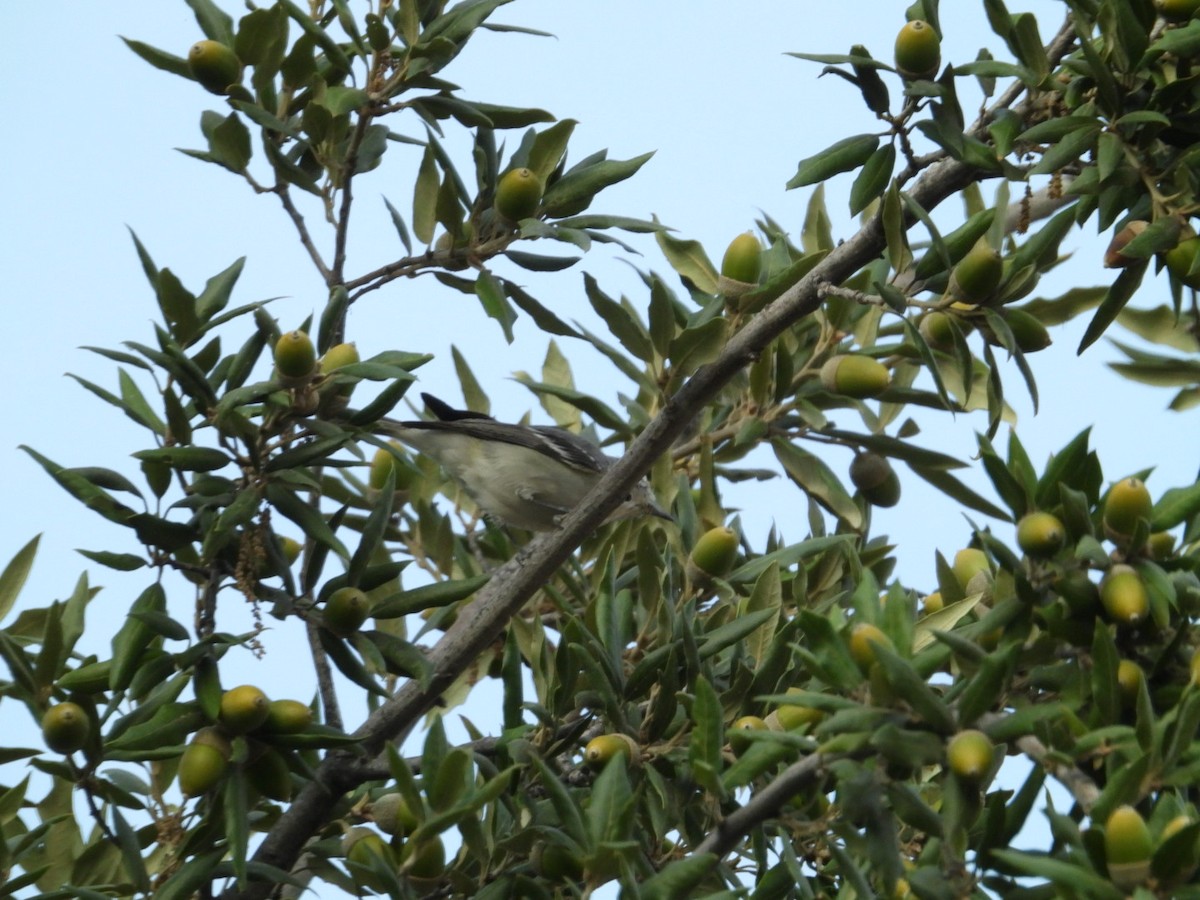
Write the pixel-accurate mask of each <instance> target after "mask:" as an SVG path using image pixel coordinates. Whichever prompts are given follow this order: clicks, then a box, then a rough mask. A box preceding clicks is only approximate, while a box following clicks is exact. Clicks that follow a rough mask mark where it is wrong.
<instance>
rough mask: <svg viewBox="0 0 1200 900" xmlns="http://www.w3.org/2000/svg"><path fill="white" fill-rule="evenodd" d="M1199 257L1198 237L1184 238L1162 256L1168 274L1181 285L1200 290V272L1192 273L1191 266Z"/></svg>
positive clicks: (1199, 242) (1199, 241)
mask: <svg viewBox="0 0 1200 900" xmlns="http://www.w3.org/2000/svg"><path fill="white" fill-rule="evenodd" d="M1197 255H1200V237H1196V236H1192V237H1188V238H1184V239H1183V240H1182V241H1180V242H1179V243H1178V244H1176V245H1175V246H1174V247H1172V248H1171V249H1170V250H1168V251H1167V252H1166V253H1164V254H1163V262H1164V263H1165V264H1166V267H1167V271H1168V272H1170V273H1171V274H1172V275H1174V276H1175V278H1176V279H1177V280H1178V281H1179V282H1180V283H1182V284H1185V285H1187V286H1188V287H1190V288H1200V272H1193V271H1192V266H1193V265H1195V263H1196V257H1197Z"/></svg>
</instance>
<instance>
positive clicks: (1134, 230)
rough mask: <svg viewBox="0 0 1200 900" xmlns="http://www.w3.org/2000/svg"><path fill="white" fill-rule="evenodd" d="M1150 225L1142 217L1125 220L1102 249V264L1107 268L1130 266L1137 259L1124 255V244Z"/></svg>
mask: <svg viewBox="0 0 1200 900" xmlns="http://www.w3.org/2000/svg"><path fill="white" fill-rule="evenodd" d="M1149 227H1150V223H1149V222H1147V221H1145V220H1144V219H1134V220H1133V221H1131V222H1127V223H1126V224H1125V227H1124V228H1122V229H1121V230H1120V231H1118V232H1117V233H1116V234H1114V235H1113V239H1112V240H1111V241H1109V244H1108V249H1106V250H1105V251H1104V265H1105V267H1106V268H1109V269H1124V268H1125V267H1126V266H1131V265H1133V263H1135V262H1137V260H1136V259H1135V258H1134V257H1132V256H1126V255H1125V254H1124V253H1123V252H1122V251H1123V250H1124V249H1125V247H1126V245H1128V243H1129V242H1130V241H1132V240H1133V239H1134V238H1135V237H1137V236H1138V235H1139V234H1141V233H1142V232H1143V231H1145V230H1146V229H1147V228H1149Z"/></svg>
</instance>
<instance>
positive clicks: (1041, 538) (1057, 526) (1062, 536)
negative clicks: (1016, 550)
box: [1017, 512, 1067, 559]
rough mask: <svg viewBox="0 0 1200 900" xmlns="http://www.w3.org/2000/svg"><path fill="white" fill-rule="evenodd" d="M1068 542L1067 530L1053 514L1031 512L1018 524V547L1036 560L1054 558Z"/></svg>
mask: <svg viewBox="0 0 1200 900" xmlns="http://www.w3.org/2000/svg"><path fill="white" fill-rule="evenodd" d="M1066 542H1067V530H1066V528H1064V527H1063V523H1062V521H1061V520H1060V519H1059V518H1058V516H1056V515H1054V514H1053V513H1048V512H1031V513H1029V514H1028V515H1025V516H1022V517H1021V521H1019V522H1017V546H1018V547H1020V548H1021V550H1022V551H1023V552H1024V553H1026V554H1027V555H1029V556H1032V557H1034V558H1036V559H1044V558H1046V557H1049V556H1053V555H1054V554H1055V553H1057V552H1058V551H1059V550H1061V549H1062V548H1063V546H1064V545H1065V544H1066Z"/></svg>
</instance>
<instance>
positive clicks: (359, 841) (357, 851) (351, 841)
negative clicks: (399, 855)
mask: <svg viewBox="0 0 1200 900" xmlns="http://www.w3.org/2000/svg"><path fill="white" fill-rule="evenodd" d="M342 852H343V853H345V854H346V859H348V860H350V862H352V863H357V864H358V865H360V866H370V865H371V864H372V862H373V860H375V859H382V860H384V861H389V862H390V861H392V860H394V859H395V857H394V856H393V854H392V848H391V847H390V846H388V842H387V841H385V840H384V839H383V837H382V836H380V835H378V834H376V833H375V832H374V831H372V830H371V829H370V828H351V829H350V830H349V831H347V832H346V833H345V835H343V836H342ZM356 880H357V878H356Z"/></svg>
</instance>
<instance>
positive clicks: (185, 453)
mask: <svg viewBox="0 0 1200 900" xmlns="http://www.w3.org/2000/svg"><path fill="white" fill-rule="evenodd" d="M133 457H134V459H140V460H143V461H145V462H156V463H161V464H163V465H166V466H170V467H171V468H173V469H180V470H181V471H185V472H215V471H217V470H218V469H223V468H225V467H226V466H227V465H229V464H230V463H232V462H233V460H231V459H230V458H229V456H228V455H227V454H226V453H225V452H224V451H222V450H217V449H216V448H214V447H159V448H156V449H154V450H139V451H137V452H136V453H134V454H133Z"/></svg>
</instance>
